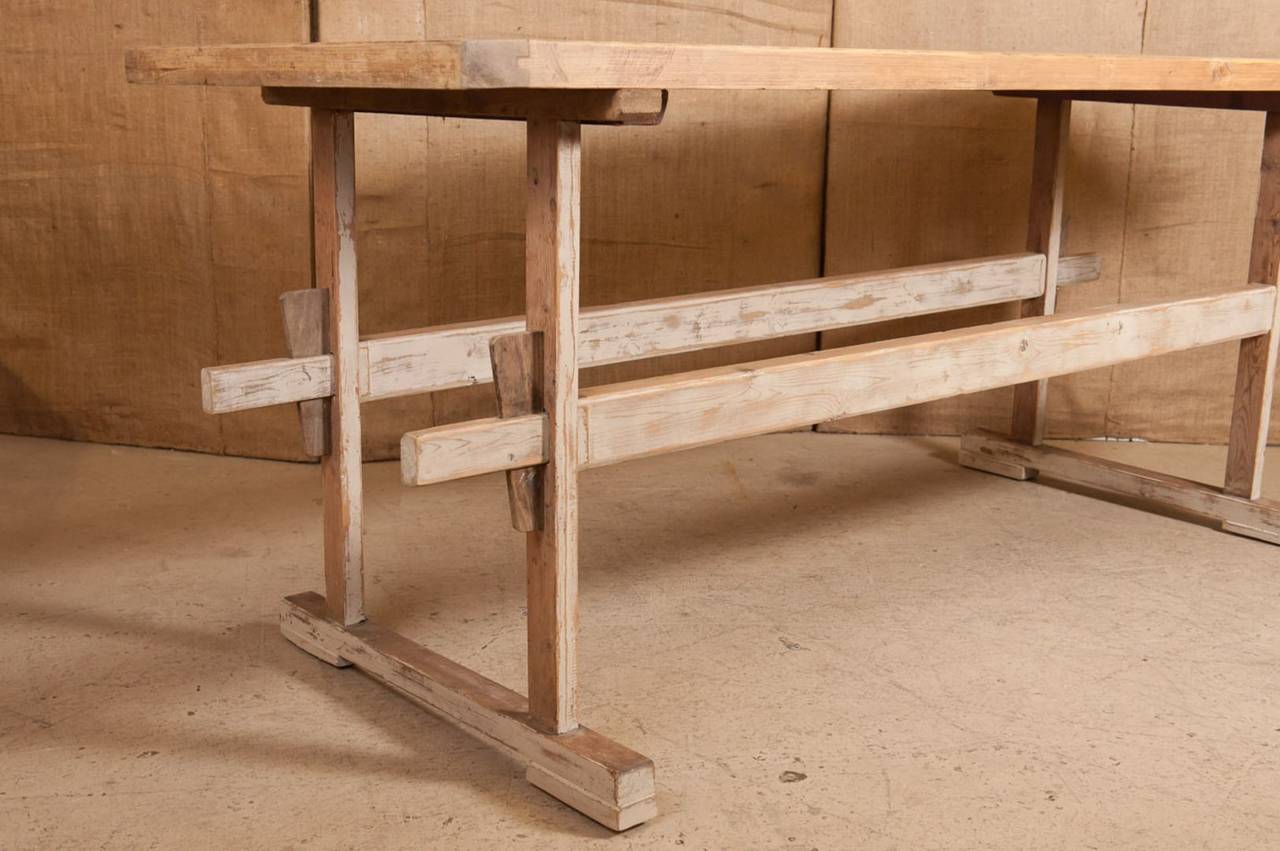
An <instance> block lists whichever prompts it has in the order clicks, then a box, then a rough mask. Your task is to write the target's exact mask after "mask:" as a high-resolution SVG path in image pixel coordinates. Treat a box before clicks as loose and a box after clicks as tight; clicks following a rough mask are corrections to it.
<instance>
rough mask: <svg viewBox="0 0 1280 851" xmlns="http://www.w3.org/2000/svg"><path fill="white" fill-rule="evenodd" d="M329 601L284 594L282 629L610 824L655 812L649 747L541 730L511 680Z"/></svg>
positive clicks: (579, 731)
mask: <svg viewBox="0 0 1280 851" xmlns="http://www.w3.org/2000/svg"><path fill="white" fill-rule="evenodd" d="M327 611H328V610H327V608H326V606H325V600H324V598H323V597H321V596H320V595H319V594H312V593H307V594H295V595H294V596H292V597H286V598H285V601H284V609H283V610H282V612H281V615H280V629H281V632H283V633H284V635H285V637H286V638H288V639H289V640H290V641H292V642H293V643H294V644H297V645H298V646H299V647H301V648H302V649H304V650H306V651H307V652H308V653H311V654H312V655H314V656H317V657H318V658H320V659H323V660H324V661H326V662H329V663H330V664H340V663H344V662H345V663H346V664H354V665H355V666H356V667H357V668H359V669H360V670H362V671H364V672H365V673H366V674H368V675H369V676H371V677H373V678H374V679H375V680H378V681H380V682H382V683H383V684H385V685H387V686H388V687H390V688H391V689H392V690H394V691H397V692H399V693H401V694H403V695H405V696H406V697H408V698H410V699H411V700H413V701H414V702H416V703H419V704H421V705H422V706H424V707H426V708H427V709H429V710H431V711H432V712H434V713H436V714H437V715H440V716H441V717H443V718H445V719H446V720H448V721H451V722H453V723H454V724H456V725H458V726H459V727H461V728H462V729H463V730H464V731H466V732H467V733H470V734H471V735H473V736H476V737H477V738H479V739H481V740H482V741H485V742H487V743H488V744H491V745H494V746H495V747H497V748H498V749H499V750H501V751H503V752H505V753H507V754H508V755H509V756H512V757H514V758H515V759H518V760H520V761H521V762H524V763H526V764H527V766H528V770H527V774H526V777H527V778H528V780H529V782H530V783H532V784H533V785H534V786H537V787H538V788H539V789H542V790H543V791H544V792H547V793H548V794H550V795H552V796H553V797H555V798H558V799H559V800H561V801H563V802H564V803H566V804H568V805H569V806H571V807H573V808H574V809H575V810H577V811H578V812H580V813H582V814H583V815H586V816H588V817H590V818H592V819H594V820H596V821H598V822H599V823H600V824H602V825H604V826H605V827H608V828H610V829H611V830H626V829H627V828H629V827H634V826H635V825H637V824H640V823H641V822H644V821H647V820H648V819H651V818H653V817H654V816H655V815H657V805H656V803H655V800H654V774H653V762H652V761H650V760H649V758H648V757H645V756H642V755H640V754H638V753H636V752H635V751H633V750H631V749H630V748H627V747H624V746H622V745H620V744H618V743H617V742H614V741H613V740H611V739H607V738H605V737H604V736H602V735H600V734H599V733H595V732H592V731H591V730H588V729H587V728H586V727H577V728H576V729H574V730H573V731H572V732H569V733H562V734H560V735H553V734H548V733H543V732H540V731H539V730H537V729H535V728H534V727H532V726H530V724H529V702H528V700H526V699H525V698H524V697H523V696H521V695H519V694H517V693H515V692H514V691H512V690H511V689H508V688H506V687H505V686H501V685H499V684H498V683H495V682H493V681H492V680H490V679H487V678H486V677H483V676H481V675H480V674H477V673H476V672H474V671H472V670H470V669H468V668H464V667H463V666H462V665H459V664H457V663H456V662H452V661H450V660H448V659H446V658H445V657H443V656H441V655H439V654H437V653H433V652H432V651H430V650H428V649H427V648H425V647H422V646H421V645H419V644H417V643H415V642H413V641H410V640H409V639H407V638H405V637H404V636H402V635H399V634H397V633H395V632H392V631H391V630H388V629H384V628H382V627H380V626H378V625H377V624H374V623H369V622H368V621H366V622H364V623H361V624H357V625H355V626H349V627H343V626H340V625H339V624H337V623H335V622H334V621H332V620H330V619H329V617H328V615H327ZM335 659H336V660H338V661H337V662H334V661H333V660H335Z"/></svg>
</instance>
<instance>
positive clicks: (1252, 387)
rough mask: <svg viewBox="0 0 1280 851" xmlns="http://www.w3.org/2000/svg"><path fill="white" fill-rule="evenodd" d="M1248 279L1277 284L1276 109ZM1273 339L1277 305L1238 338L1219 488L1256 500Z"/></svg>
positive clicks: (1279, 129) (1279, 173)
mask: <svg viewBox="0 0 1280 851" xmlns="http://www.w3.org/2000/svg"><path fill="white" fill-rule="evenodd" d="M1249 281H1250V282H1251V283H1255V284H1264V285H1267V286H1272V287H1274V286H1276V285H1277V283H1280V113H1277V112H1269V113H1267V123H1266V130H1265V132H1264V135H1263V145H1262V177H1261V181H1260V183H1259V186H1258V211H1257V215H1256V217H1255V218H1254V225H1253V251H1252V255H1251V256H1250V259H1249ZM1278 343H1280V307H1278V308H1277V314H1276V322H1275V323H1273V324H1272V329H1271V333H1269V334H1263V335H1262V336H1259V337H1249V338H1247V339H1244V340H1241V341H1240V357H1239V364H1238V366H1237V368H1236V395H1235V407H1234V410H1233V411H1232V415H1231V437H1230V440H1229V442H1228V449H1227V473H1226V478H1225V483H1224V485H1223V490H1224V491H1225V492H1226V493H1229V494H1232V495H1233V496H1242V497H1245V498H1246V499H1257V498H1258V497H1259V496H1261V495H1262V460H1263V454H1264V453H1265V452H1266V448H1267V431H1268V427H1269V425H1270V421H1271V398H1272V395H1273V394H1274V391H1275V380H1276V349H1277V344H1278Z"/></svg>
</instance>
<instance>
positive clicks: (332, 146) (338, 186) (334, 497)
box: [311, 109, 364, 625]
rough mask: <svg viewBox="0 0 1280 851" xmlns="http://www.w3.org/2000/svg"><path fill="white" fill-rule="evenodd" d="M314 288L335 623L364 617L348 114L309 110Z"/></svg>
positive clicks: (328, 573) (328, 584)
mask: <svg viewBox="0 0 1280 851" xmlns="http://www.w3.org/2000/svg"><path fill="white" fill-rule="evenodd" d="M311 181H312V197H313V209H314V221H315V229H314V240H313V245H314V251H315V285H316V286H317V287H319V288H322V289H326V290H328V291H329V333H328V337H329V346H330V349H331V350H332V360H331V373H332V376H333V396H332V397H331V398H330V399H329V400H327V404H328V405H329V406H330V408H329V414H328V416H329V424H330V434H329V446H330V451H329V453H328V454H327V455H325V456H324V457H323V458H322V459H321V461H320V476H321V482H322V489H323V492H324V574H325V599H326V600H327V601H328V604H329V607H330V611H331V614H332V616H333V618H334V620H336V621H337V622H338V623H340V624H344V625H349V624H353V623H359V622H360V621H362V620H363V619H364V504H363V485H362V476H361V470H360V458H361V446H360V393H359V387H358V384H357V374H358V368H359V362H360V352H359V346H360V336H359V327H360V325H359V313H358V312H359V291H358V288H357V285H356V244H355V215H356V208H355V202H356V186H355V124H354V121H353V117H352V115H351V113H349V112H331V111H329V110H323V109H316V110H312V111H311Z"/></svg>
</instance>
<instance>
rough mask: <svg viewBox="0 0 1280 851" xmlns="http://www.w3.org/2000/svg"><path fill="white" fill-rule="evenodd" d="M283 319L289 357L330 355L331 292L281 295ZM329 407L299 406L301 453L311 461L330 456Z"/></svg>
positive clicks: (320, 403)
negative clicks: (310, 458)
mask: <svg viewBox="0 0 1280 851" xmlns="http://www.w3.org/2000/svg"><path fill="white" fill-rule="evenodd" d="M280 309H281V313H282V314H283V317H284V338H285V342H286V343H287V344H288V346H289V356H290V357H293V358H302V357H308V356H315V355H323V354H327V353H328V351H329V291H328V290H327V289H321V288H318V287H313V288H311V289H306V290H290V291H289V292H287V293H281V294H280ZM328 407H329V405H328V403H327V402H326V401H325V400H324V399H307V400H305V401H302V402H299V403H298V424H299V425H300V426H301V428H302V451H303V452H304V453H306V454H307V455H309V456H311V457H312V458H319V457H320V456H322V455H327V454H328V453H329V446H330V442H329V429H330V426H329V417H328Z"/></svg>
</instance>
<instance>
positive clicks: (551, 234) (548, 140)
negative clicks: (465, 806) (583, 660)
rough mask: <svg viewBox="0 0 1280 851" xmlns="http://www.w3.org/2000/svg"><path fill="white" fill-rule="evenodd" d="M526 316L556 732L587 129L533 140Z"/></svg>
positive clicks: (573, 456) (544, 689)
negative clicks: (540, 424) (538, 413)
mask: <svg viewBox="0 0 1280 851" xmlns="http://www.w3.org/2000/svg"><path fill="white" fill-rule="evenodd" d="M526 156H527V174H528V185H527V192H528V198H527V206H526V212H525V227H526V235H525V310H526V324H527V326H528V329H529V331H531V332H534V333H538V334H539V335H540V336H541V338H542V358H541V371H540V374H539V376H538V379H537V381H536V387H537V390H538V393H539V396H540V398H539V400H538V403H539V407H540V408H541V410H542V411H543V412H544V413H545V415H546V418H547V423H546V451H547V463H546V467H545V469H544V470H543V471H542V475H541V488H540V490H541V496H542V516H541V521H542V522H541V524H540V526H539V528H537V529H534V530H533V531H530V532H529V533H528V535H527V543H526V552H527V557H526V561H527V568H528V583H529V588H528V591H529V624H528V626H529V710H530V716H531V718H532V720H533V724H534V725H535V726H537V727H539V728H541V729H544V730H546V731H548V732H552V733H565V732H568V731H570V730H572V729H574V727H576V726H577V724H578V720H577V708H578V682H577V678H578V671H577V665H578V660H577V637H578V442H579V429H580V423H579V414H578V350H577V341H578V298H579V295H578V287H579V250H580V238H581V230H580V228H581V216H582V213H581V209H582V128H581V126H580V125H578V124H575V123H572V122H567V121H554V120H547V119H534V120H531V121H529V122H528V134H527V154H526Z"/></svg>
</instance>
